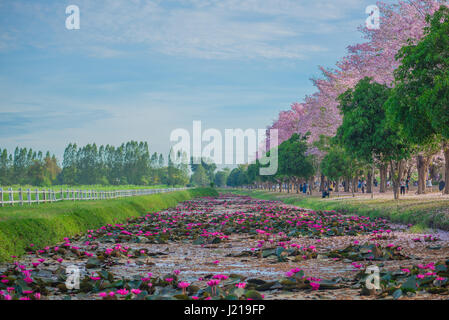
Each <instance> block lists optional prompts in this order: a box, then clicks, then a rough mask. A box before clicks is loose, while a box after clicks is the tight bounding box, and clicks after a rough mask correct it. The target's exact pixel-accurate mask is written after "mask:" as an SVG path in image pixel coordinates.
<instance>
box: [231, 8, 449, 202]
mask: <svg viewBox="0 0 449 320" xmlns="http://www.w3.org/2000/svg"><path fill="white" fill-rule="evenodd" d="M426 22H427V26H426V27H425V28H424V32H423V36H422V37H421V39H420V40H419V41H412V40H410V41H408V43H407V44H406V45H404V46H403V47H402V48H401V49H400V50H399V51H398V53H397V55H396V56H395V59H396V62H397V64H398V66H397V68H396V69H395V71H394V81H393V82H392V84H391V85H390V86H388V85H386V84H384V83H378V82H376V81H375V80H374V79H373V78H372V77H364V78H362V79H361V80H359V81H358V82H357V83H356V84H355V85H354V86H353V87H350V88H349V89H347V90H346V91H345V92H343V93H342V94H340V95H339V96H338V97H337V99H336V100H337V102H338V109H339V111H340V116H341V122H340V125H339V126H338V128H337V130H336V134H335V135H332V136H331V135H323V134H321V135H320V136H319V139H315V141H313V143H308V141H307V140H308V137H309V134H306V135H304V136H301V135H300V134H297V133H294V134H293V135H291V136H290V138H288V139H286V140H284V141H283V142H282V143H281V144H280V145H279V146H278V152H279V170H278V173H277V174H276V175H275V176H273V177H263V176H257V174H256V176H254V174H253V172H258V171H257V170H254V168H255V167H258V166H259V164H258V162H256V163H254V164H251V165H249V166H247V167H246V168H237V169H235V171H234V170H233V171H232V172H231V173H230V177H229V178H231V177H233V178H232V179H231V181H230V182H231V183H230V185H234V186H236V185H248V184H252V185H256V186H260V183H262V186H266V185H270V183H273V182H276V183H278V184H279V189H282V185H285V184H287V185H288V186H290V185H297V184H298V183H302V182H306V181H309V180H310V179H311V178H312V177H313V175H315V174H316V173H317V172H320V176H321V184H320V185H321V188H324V186H325V185H327V183H326V180H332V181H337V182H338V181H342V180H344V181H346V183H345V184H344V185H345V189H347V188H348V187H349V185H350V182H352V185H353V188H355V185H356V184H357V183H356V181H358V179H360V177H361V176H365V177H366V178H367V189H368V190H367V191H368V192H371V191H372V183H373V180H374V175H375V173H376V172H379V174H380V191H381V192H385V190H386V185H387V180H391V182H392V187H393V191H394V197H395V198H399V193H400V192H399V190H400V184H401V182H402V180H405V179H407V178H408V177H407V176H408V175H410V166H408V163H409V162H410V160H411V159H412V158H413V157H415V158H416V159H417V160H416V161H417V164H416V168H417V171H418V193H423V192H425V182H426V179H427V176H426V174H427V164H428V160H427V161H426V160H425V159H429V158H431V156H434V155H436V154H438V153H440V152H443V153H444V158H445V165H444V176H445V179H446V180H447V179H448V177H449V94H448V93H449V9H448V7H447V6H441V7H440V8H439V9H438V10H437V11H435V12H434V14H433V15H432V16H431V15H428V16H427V18H426ZM297 131H301V130H297ZM312 149H314V150H318V152H311V151H312ZM387 176H389V179H388V178H387ZM446 182H447V181H446ZM337 185H338V184H337ZM346 191H348V190H346ZM444 191H445V193H447V194H449V183H446V186H445V190H444Z"/></svg>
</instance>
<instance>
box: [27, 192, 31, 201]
mask: <svg viewBox="0 0 449 320" xmlns="http://www.w3.org/2000/svg"><path fill="white" fill-rule="evenodd" d="M27 200H28V205H31V190H30V189H27Z"/></svg>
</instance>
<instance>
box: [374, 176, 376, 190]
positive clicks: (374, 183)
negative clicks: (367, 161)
mask: <svg viewBox="0 0 449 320" xmlns="http://www.w3.org/2000/svg"><path fill="white" fill-rule="evenodd" d="M374 186H375V187H376V188H377V179H376V178H374Z"/></svg>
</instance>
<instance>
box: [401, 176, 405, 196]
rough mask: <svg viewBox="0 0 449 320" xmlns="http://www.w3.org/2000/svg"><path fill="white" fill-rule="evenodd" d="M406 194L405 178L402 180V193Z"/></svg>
mask: <svg viewBox="0 0 449 320" xmlns="http://www.w3.org/2000/svg"><path fill="white" fill-rule="evenodd" d="M402 194H405V181H404V179H402V180H401V195H402Z"/></svg>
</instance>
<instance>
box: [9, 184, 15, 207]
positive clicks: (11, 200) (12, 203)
mask: <svg viewBox="0 0 449 320" xmlns="http://www.w3.org/2000/svg"><path fill="white" fill-rule="evenodd" d="M8 190H9V201H10V203H11V205H12V206H13V205H14V193H13V192H12V188H9V189H8Z"/></svg>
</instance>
